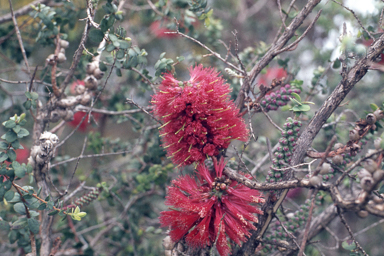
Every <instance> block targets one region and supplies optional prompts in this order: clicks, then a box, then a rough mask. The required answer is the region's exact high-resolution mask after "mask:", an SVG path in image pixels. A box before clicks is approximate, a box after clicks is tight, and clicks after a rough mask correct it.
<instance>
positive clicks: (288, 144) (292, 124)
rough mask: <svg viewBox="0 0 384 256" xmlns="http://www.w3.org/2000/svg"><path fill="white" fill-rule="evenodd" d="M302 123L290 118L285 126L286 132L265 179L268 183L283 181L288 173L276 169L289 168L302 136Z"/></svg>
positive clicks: (282, 134)
mask: <svg viewBox="0 0 384 256" xmlns="http://www.w3.org/2000/svg"><path fill="white" fill-rule="evenodd" d="M300 127H301V121H298V120H293V119H292V118H291V117H288V118H287V120H286V122H285V124H284V127H283V129H284V131H283V132H282V133H281V136H282V137H281V138H280V139H279V144H280V145H279V146H278V148H277V149H276V151H275V153H274V155H275V158H274V159H273V160H272V161H273V163H272V168H271V170H270V171H269V172H268V175H267V177H266V178H265V179H266V180H267V181H268V182H276V181H282V180H283V176H284V174H285V173H286V172H287V171H279V170H276V169H282V168H286V167H288V166H289V164H290V162H291V157H292V154H293V151H294V147H295V146H296V141H297V139H298V138H299V135H300V133H299V132H300Z"/></svg>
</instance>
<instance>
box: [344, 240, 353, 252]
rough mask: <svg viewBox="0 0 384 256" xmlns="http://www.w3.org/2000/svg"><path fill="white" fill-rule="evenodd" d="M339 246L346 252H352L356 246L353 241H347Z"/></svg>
mask: <svg viewBox="0 0 384 256" xmlns="http://www.w3.org/2000/svg"><path fill="white" fill-rule="evenodd" d="M341 246H342V247H343V248H344V249H345V250H348V251H352V250H354V249H356V244H355V242H354V241H353V240H347V241H344V242H343V243H342V244H341Z"/></svg>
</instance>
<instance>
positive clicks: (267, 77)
mask: <svg viewBox="0 0 384 256" xmlns="http://www.w3.org/2000/svg"><path fill="white" fill-rule="evenodd" d="M286 76H287V71H285V70H284V69H283V68H276V67H272V68H268V69H267V73H265V74H263V75H261V76H260V77H259V79H258V80H257V83H258V84H263V85H265V86H269V85H270V84H271V83H272V81H273V79H275V78H276V79H280V78H283V77H286Z"/></svg>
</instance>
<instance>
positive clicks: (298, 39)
mask: <svg viewBox="0 0 384 256" xmlns="http://www.w3.org/2000/svg"><path fill="white" fill-rule="evenodd" d="M321 12H322V10H320V11H319V12H318V13H317V15H316V17H315V19H314V20H313V21H312V22H311V24H309V26H308V28H307V29H306V30H305V31H304V33H303V34H302V35H301V36H300V37H299V38H297V39H296V40H295V41H294V42H293V43H291V44H289V45H288V46H287V47H284V48H283V49H281V50H279V51H276V54H280V53H282V52H285V51H292V50H294V49H296V47H297V45H298V44H299V43H300V41H301V40H303V38H304V37H305V36H306V35H307V34H308V32H309V30H311V28H312V27H313V26H314V25H315V23H316V21H317V19H318V18H319V17H320V14H321Z"/></svg>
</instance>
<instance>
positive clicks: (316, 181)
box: [309, 176, 322, 187]
mask: <svg viewBox="0 0 384 256" xmlns="http://www.w3.org/2000/svg"><path fill="white" fill-rule="evenodd" d="M321 182H322V180H321V178H320V177H319V176H312V177H311V178H310V179H309V183H310V184H311V185H312V186H314V187H317V186H320V185H321Z"/></svg>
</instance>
